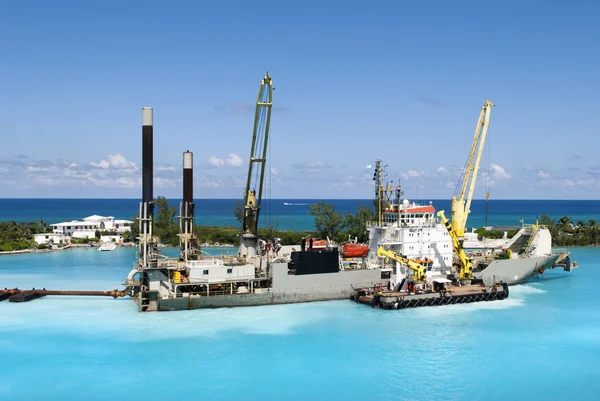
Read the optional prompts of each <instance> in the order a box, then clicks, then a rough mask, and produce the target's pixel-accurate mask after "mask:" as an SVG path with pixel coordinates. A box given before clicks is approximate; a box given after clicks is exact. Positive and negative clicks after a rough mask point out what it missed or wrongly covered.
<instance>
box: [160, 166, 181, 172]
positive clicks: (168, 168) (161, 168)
mask: <svg viewBox="0 0 600 401" xmlns="http://www.w3.org/2000/svg"><path fill="white" fill-rule="evenodd" d="M156 171H177V169H176V168H175V167H174V166H163V167H157V168H156Z"/></svg>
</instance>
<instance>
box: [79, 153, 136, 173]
mask: <svg viewBox="0 0 600 401" xmlns="http://www.w3.org/2000/svg"><path fill="white" fill-rule="evenodd" d="M73 164H74V163H73ZM90 165H92V166H93V167H97V168H103V169H109V168H113V169H116V170H132V171H135V170H137V166H136V165H135V163H133V162H130V161H128V160H127V159H126V158H125V156H123V155H121V154H119V153H116V154H114V155H109V156H108V158H107V159H106V160H100V161H99V162H98V163H94V162H92V163H90Z"/></svg>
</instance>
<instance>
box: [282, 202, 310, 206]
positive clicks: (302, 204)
mask: <svg viewBox="0 0 600 401" xmlns="http://www.w3.org/2000/svg"><path fill="white" fill-rule="evenodd" d="M283 204H284V205H285V206H308V203H289V202H283Z"/></svg>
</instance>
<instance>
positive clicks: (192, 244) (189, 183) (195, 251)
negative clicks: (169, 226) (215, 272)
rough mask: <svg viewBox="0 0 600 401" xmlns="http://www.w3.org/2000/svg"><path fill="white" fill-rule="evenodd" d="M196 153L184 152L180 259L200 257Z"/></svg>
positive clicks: (180, 206) (184, 260) (196, 258)
mask: <svg viewBox="0 0 600 401" xmlns="http://www.w3.org/2000/svg"><path fill="white" fill-rule="evenodd" d="M194 209H195V205H194V155H193V153H192V152H190V151H189V150H188V151H186V152H183V200H182V201H181V203H180V205H179V260H180V261H182V262H188V261H190V260H198V259H199V258H200V252H201V249H200V243H199V240H198V235H197V234H196V232H195V231H194V221H195V214H194Z"/></svg>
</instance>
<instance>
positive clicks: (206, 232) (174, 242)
mask: <svg viewBox="0 0 600 401" xmlns="http://www.w3.org/2000/svg"><path fill="white" fill-rule="evenodd" d="M236 210H237V214H236ZM243 210H244V207H243V203H241V202H239V201H236V209H234V214H236V218H237V220H238V221H241V220H242V219H243ZM154 216H155V218H154V226H153V229H154V233H155V234H156V236H158V237H159V238H160V242H161V243H162V244H163V245H166V246H173V247H177V246H179V237H178V236H177V234H179V222H178V220H177V208H175V207H174V206H172V205H170V204H169V202H168V200H167V199H166V198H165V197H162V196H160V197H157V198H156V200H155V201H154ZM137 219H138V216H134V217H133V219H132V220H133V221H134V222H136V221H137ZM240 225H241V224H240ZM275 227H276V224H275V226H268V227H265V228H262V229H259V230H258V235H259V237H260V238H265V239H267V238H280V239H281V244H282V245H295V244H299V243H300V241H301V239H302V237H306V236H310V235H311V234H312V233H310V232H303V231H289V230H277V229H276V228H275ZM194 230H195V232H196V233H197V234H198V237H199V239H200V242H201V243H212V244H214V243H219V244H221V245H237V244H238V243H239V242H240V240H239V235H240V231H241V227H227V226H225V227H215V226H198V225H195V226H194ZM138 236H139V227H138V224H137V223H134V224H132V226H131V231H130V232H128V233H124V234H123V240H124V241H126V242H135V241H136V238H137V237H138Z"/></svg>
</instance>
